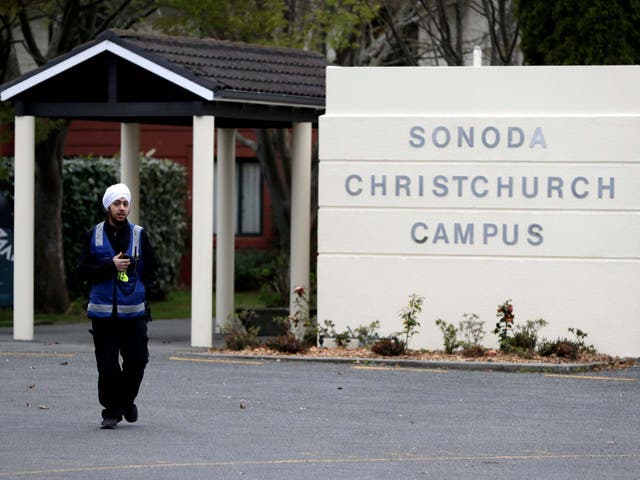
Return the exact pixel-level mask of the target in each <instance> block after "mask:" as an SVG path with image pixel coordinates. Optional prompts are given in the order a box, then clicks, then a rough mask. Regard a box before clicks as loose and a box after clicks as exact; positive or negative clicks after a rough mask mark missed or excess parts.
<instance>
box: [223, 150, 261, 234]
mask: <svg viewBox="0 0 640 480" xmlns="http://www.w3.org/2000/svg"><path fill="white" fill-rule="evenodd" d="M235 174H236V192H235V193H236V198H235V204H234V218H235V222H234V225H235V227H234V231H235V234H236V235H244V236H254V235H255V236H259V235H262V175H261V172H260V165H259V164H258V162H255V161H250V160H247V161H243V160H240V161H236V172H235ZM217 189H218V171H217V165H214V191H213V195H214V199H215V198H217V197H216V196H217ZM217 220H218V219H217V206H216V208H215V210H214V213H213V231H214V233H215V232H217V231H218V221H217Z"/></svg>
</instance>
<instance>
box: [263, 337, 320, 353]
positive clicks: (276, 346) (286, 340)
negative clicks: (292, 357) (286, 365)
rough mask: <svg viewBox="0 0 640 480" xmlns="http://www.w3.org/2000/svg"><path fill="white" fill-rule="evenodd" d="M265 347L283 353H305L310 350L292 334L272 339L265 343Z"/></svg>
mask: <svg viewBox="0 0 640 480" xmlns="http://www.w3.org/2000/svg"><path fill="white" fill-rule="evenodd" d="M265 345H266V346H267V348H270V349H271V350H276V351H278V352H282V353H303V352H305V351H306V350H307V349H308V348H309V346H308V345H307V344H305V342H304V341H302V340H299V339H298V338H296V336H295V335H294V334H293V333H291V332H287V333H286V334H284V335H279V336H277V337H273V338H270V339H268V340H267V341H266V342H265Z"/></svg>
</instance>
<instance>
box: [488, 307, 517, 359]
mask: <svg viewBox="0 0 640 480" xmlns="http://www.w3.org/2000/svg"><path fill="white" fill-rule="evenodd" d="M496 316H497V317H498V323H496V328H495V329H494V331H493V333H495V334H496V335H498V338H499V340H500V350H505V349H508V339H509V336H510V333H511V330H512V328H513V319H514V317H515V315H514V313H513V305H511V299H509V300H506V301H505V302H504V303H502V304H501V305H499V306H498V311H497V313H496Z"/></svg>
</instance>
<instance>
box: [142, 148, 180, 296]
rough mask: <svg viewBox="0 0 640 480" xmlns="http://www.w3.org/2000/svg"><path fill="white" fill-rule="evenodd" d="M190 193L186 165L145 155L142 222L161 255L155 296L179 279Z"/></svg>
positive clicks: (158, 255) (165, 291)
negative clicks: (186, 207)
mask: <svg viewBox="0 0 640 480" xmlns="http://www.w3.org/2000/svg"><path fill="white" fill-rule="evenodd" d="M187 195H188V183H187V171H186V169H185V168H184V166H182V165H180V164H178V163H175V162H172V161H170V160H166V159H152V158H146V157H145V158H142V160H141V164H140V199H141V201H140V223H141V224H142V226H144V227H145V229H146V230H147V233H148V235H149V239H150V240H151V243H152V245H153V249H154V251H155V254H156V256H157V257H158V292H155V293H156V295H155V297H156V298H164V297H165V296H166V294H167V292H168V291H169V290H171V289H172V288H174V287H175V286H176V284H177V282H178V277H179V275H180V263H181V260H182V256H183V255H184V253H185V249H184V247H185V241H186V235H187V217H186V213H185V203H186V201H187Z"/></svg>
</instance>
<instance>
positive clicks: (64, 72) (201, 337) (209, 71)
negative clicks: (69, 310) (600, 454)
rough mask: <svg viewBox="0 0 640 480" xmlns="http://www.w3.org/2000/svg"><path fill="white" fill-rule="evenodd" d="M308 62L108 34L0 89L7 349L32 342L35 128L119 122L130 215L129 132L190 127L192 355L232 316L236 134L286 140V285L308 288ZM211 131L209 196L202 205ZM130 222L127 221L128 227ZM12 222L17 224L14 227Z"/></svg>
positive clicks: (311, 108) (294, 55)
mask: <svg viewBox="0 0 640 480" xmlns="http://www.w3.org/2000/svg"><path fill="white" fill-rule="evenodd" d="M325 65H326V64H325V60H324V58H323V57H322V56H321V55H320V54H317V53H314V52H307V51H301V50H293V49H284V48H273V47H263V46H258V45H248V44H240V43H232V42H225V41H218V40H211V39H195V38H182V37H168V36H161V35H154V34H147V33H140V32H133V31H125V30H109V31H106V32H104V33H102V34H101V35H100V36H98V37H97V38H96V39H95V40H94V41H92V42H89V43H86V44H84V45H81V46H79V47H77V48H76V49H74V50H72V51H71V52H69V53H68V54H66V55H64V56H61V57H59V58H57V59H55V60H53V61H51V62H49V63H48V64H47V65H45V66H43V67H41V68H39V69H37V70H34V71H32V72H29V73H28V74H26V75H24V76H23V77H21V78H19V79H17V80H15V81H13V82H10V83H7V84H4V85H2V86H1V87H0V100H2V101H11V102H12V103H13V105H14V108H15V113H16V118H15V200H16V202H15V217H14V218H15V219H16V221H15V225H14V227H15V228H14V235H15V237H14V238H15V252H14V259H15V262H16V263H17V264H19V265H21V268H20V269H16V271H15V272H14V338H15V339H17V340H31V339H33V298H34V292H33V275H34V268H33V265H34V260H33V258H34V254H33V249H34V235H33V234H34V220H33V219H34V200H33V199H34V171H35V133H34V131H35V121H34V120H35V117H37V116H40V117H50V118H66V119H90V120H102V121H117V122H121V124H122V126H121V180H122V181H123V182H125V183H127V184H128V185H129V186H130V188H131V191H132V195H133V198H134V202H133V204H134V206H135V205H139V203H138V199H139V164H138V162H139V160H138V154H139V124H140V123H161V124H167V125H193V185H192V213H193V218H192V262H193V266H192V278H191V286H192V300H191V343H192V345H193V346H204V347H207V346H211V344H212V337H213V312H212V292H213V290H214V289H213V241H212V239H213V217H214V210H213V209H214V206H215V207H217V218H218V231H217V249H216V255H217V256H216V282H217V285H216V288H215V291H216V312H215V313H216V315H215V316H216V318H217V319H220V321H224V320H225V319H226V318H227V317H228V316H229V315H230V314H231V313H233V310H234V305H233V296H234V292H233V271H234V225H233V199H234V190H233V189H234V178H233V176H234V161H235V129H236V128H250V127H252V128H268V127H272V128H292V130H293V147H292V150H293V154H292V158H293V165H292V186H291V191H292V199H291V267H290V269H291V272H290V279H291V285H292V286H293V285H303V286H306V287H308V285H309V243H310V242H309V208H310V183H311V182H310V176H311V128H312V125H313V124H314V123H316V122H317V118H318V116H319V115H321V114H322V113H323V111H324V105H325ZM214 125H215V127H218V146H217V152H218V155H217V159H218V170H217V171H218V175H219V179H218V192H217V198H216V199H215V201H214V198H213V183H214V179H213V172H214V170H213V163H214ZM136 217H137V213H136V212H135V211H134V212H132V218H131V219H132V221H134V222H135V221H136V220H137V218H136ZM17 219H20V221H19V222H18V221H17Z"/></svg>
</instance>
